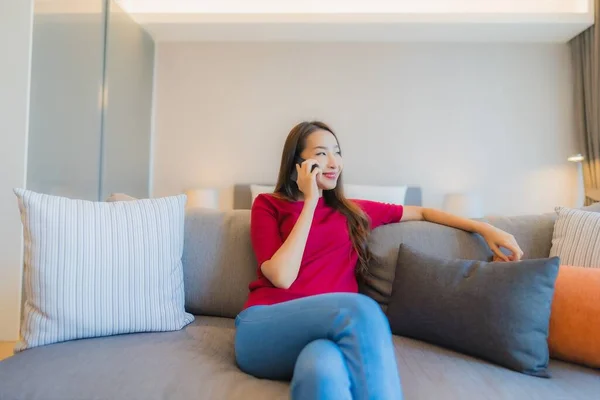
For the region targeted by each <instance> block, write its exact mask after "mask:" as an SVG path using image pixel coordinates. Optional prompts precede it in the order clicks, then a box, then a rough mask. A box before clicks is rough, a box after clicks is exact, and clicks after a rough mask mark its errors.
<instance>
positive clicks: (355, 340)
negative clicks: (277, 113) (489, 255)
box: [235, 122, 522, 400]
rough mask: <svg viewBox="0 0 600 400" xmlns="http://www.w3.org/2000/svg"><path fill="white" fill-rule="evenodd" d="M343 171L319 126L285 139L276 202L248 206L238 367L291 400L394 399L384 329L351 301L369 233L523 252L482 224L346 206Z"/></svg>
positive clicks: (336, 149)
mask: <svg viewBox="0 0 600 400" xmlns="http://www.w3.org/2000/svg"><path fill="white" fill-rule="evenodd" d="M299 163H301V164H299ZM313 166H317V167H316V168H315V169H314V170H313ZM342 171H343V162H342V156H341V152H340V146H339V143H338V140H337V138H336V136H335V134H334V133H333V131H332V130H331V129H330V128H329V127H328V126H327V125H325V124H324V123H322V122H303V123H301V124H299V125H297V126H296V127H294V128H293V129H292V131H291V132H290V133H289V135H288V138H287V140H286V143H285V146H284V149H283V155H282V158H281V168H280V170H279V178H278V181H277V186H276V188H275V193H274V194H269V195H267V194H263V195H260V196H258V197H257V198H256V200H255V201H254V204H253V206H252V217H251V236H252V246H253V248H254V252H255V255H256V258H257V261H258V265H259V268H258V279H257V280H256V281H254V282H252V283H251V284H250V295H249V297H248V301H247V302H246V304H245V306H244V310H243V311H242V312H241V313H240V314H239V315H238V317H237V318H236V327H237V331H236V339H235V351H236V358H237V362H238V365H239V366H240V368H241V369H242V370H243V371H245V372H247V373H249V374H252V375H254V376H256V377H259V378H266V379H290V378H291V380H292V382H291V397H292V398H293V399H335V400H339V399H382V400H392V399H401V398H402V392H401V388H400V379H399V377H398V370H397V366H396V360H395V356H394V349H393V345H392V338H391V332H390V330H389V325H388V323H387V319H386V317H385V315H384V314H383V312H382V310H381V308H380V307H379V305H378V304H377V303H376V302H375V301H373V300H372V299H370V298H368V297H367V296H364V295H361V294H358V293H357V292H358V284H357V279H360V278H361V277H363V276H365V274H366V273H367V267H368V263H369V259H370V252H369V249H368V247H367V239H368V234H369V231H370V230H371V229H374V228H376V227H377V226H380V225H383V224H390V223H396V222H403V221H419V220H426V221H430V222H434V223H438V224H443V225H448V226H452V227H455V228H459V229H463V230H466V231H470V232H477V233H479V234H481V235H482V236H483V238H484V239H485V240H486V241H487V243H488V244H489V246H490V248H491V249H492V250H493V252H494V254H495V255H496V257H497V258H500V259H502V260H505V261H508V260H518V259H520V258H521V256H522V251H521V249H520V248H519V246H518V245H517V243H516V242H515V239H514V238H513V237H512V236H511V235H509V234H507V233H505V232H503V231H501V230H499V229H497V228H494V227H492V226H491V225H488V224H485V223H482V222H476V221H473V220H468V219H464V218H460V217H456V216H453V215H449V214H447V213H444V212H441V211H438V210H433V209H428V208H422V207H416V206H406V207H403V206H401V205H393V204H384V203H377V202H371V201H362V200H355V201H350V200H347V199H346V198H344V195H343V190H342V181H341V174H342ZM500 247H504V248H507V249H508V250H510V252H511V254H510V255H509V256H507V255H505V254H503V253H502V252H501V251H500Z"/></svg>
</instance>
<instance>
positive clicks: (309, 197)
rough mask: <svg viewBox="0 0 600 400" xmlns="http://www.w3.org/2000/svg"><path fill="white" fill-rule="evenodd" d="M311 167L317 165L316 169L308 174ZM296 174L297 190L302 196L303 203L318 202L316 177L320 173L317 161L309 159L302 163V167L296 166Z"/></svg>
mask: <svg viewBox="0 0 600 400" xmlns="http://www.w3.org/2000/svg"><path fill="white" fill-rule="evenodd" d="M313 165H317V168H315V169H314V171H312V172H310V171H311V168H312V166H313ZM296 172H298V180H297V183H298V189H300V191H301V192H302V194H303V195H304V201H305V202H314V203H316V202H317V201H318V200H319V187H318V186H317V175H318V174H319V173H320V172H321V170H320V169H319V167H318V163H317V161H316V160H311V159H309V160H306V161H304V162H303V163H302V166H300V165H298V164H296Z"/></svg>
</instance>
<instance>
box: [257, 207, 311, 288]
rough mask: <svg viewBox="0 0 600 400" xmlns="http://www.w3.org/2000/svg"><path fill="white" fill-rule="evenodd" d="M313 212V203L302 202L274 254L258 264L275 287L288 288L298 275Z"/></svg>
mask: <svg viewBox="0 0 600 400" xmlns="http://www.w3.org/2000/svg"><path fill="white" fill-rule="evenodd" d="M314 212H315V206H314V205H311V204H309V203H304V208H303V209H302V212H301V213H300V216H299V217H298V220H297V221H296V224H295V225H294V228H293V229H292V231H291V232H290V235H289V236H288V237H287V239H286V240H285V242H283V244H282V245H281V247H279V249H278V250H277V251H276V252H275V254H273V256H272V257H271V258H270V259H269V260H267V261H265V262H263V263H262V265H261V266H260V270H261V272H262V273H263V275H264V276H265V277H266V278H267V279H268V280H269V281H271V283H272V284H273V285H274V286H275V287H278V288H282V289H288V288H289V287H290V286H292V283H294V281H295V280H296V278H297V277H298V271H300V264H301V262H302V255H303V254H304V248H305V247H306V240H307V239H308V232H309V231H310V226H311V224H312V220H313V215H314Z"/></svg>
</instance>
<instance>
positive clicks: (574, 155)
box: [567, 154, 585, 162]
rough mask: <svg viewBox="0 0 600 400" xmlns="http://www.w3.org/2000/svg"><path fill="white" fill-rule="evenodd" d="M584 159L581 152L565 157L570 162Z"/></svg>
mask: <svg viewBox="0 0 600 400" xmlns="http://www.w3.org/2000/svg"><path fill="white" fill-rule="evenodd" d="M584 159H585V157H583V155H581V154H573V155H572V156H571V157H569V158H567V161H571V162H582V161H583V160H584Z"/></svg>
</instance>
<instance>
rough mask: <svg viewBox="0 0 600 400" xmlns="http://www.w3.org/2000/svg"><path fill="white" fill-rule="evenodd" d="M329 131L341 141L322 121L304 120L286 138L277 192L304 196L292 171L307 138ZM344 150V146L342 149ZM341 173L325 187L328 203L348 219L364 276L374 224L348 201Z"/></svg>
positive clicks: (294, 197) (358, 269)
mask: <svg viewBox="0 0 600 400" xmlns="http://www.w3.org/2000/svg"><path fill="white" fill-rule="evenodd" d="M319 130H323V131H327V132H330V133H331V134H332V135H333V136H334V137H335V139H336V140H337V141H338V145H339V140H338V139H337V136H336V134H335V133H334V132H333V130H332V129H331V128H330V127H329V126H327V124H325V123H323V122H320V121H310V122H301V123H299V124H298V125H296V126H295V127H294V128H292V130H291V131H290V133H289V134H288V137H287V139H286V141H285V145H284V146H283V153H282V155H281V166H280V168H279V177H278V178H277V185H276V186H275V195H277V196H279V197H283V198H285V199H288V200H297V199H298V198H299V197H300V196H301V194H302V193H301V192H300V189H299V188H298V184H297V183H296V181H294V180H293V179H292V172H293V171H294V170H295V169H296V161H295V160H296V157H300V154H301V153H302V152H303V151H304V149H305V148H306V139H307V138H308V136H309V135H310V134H311V133H313V132H315V131H319ZM340 151H341V149H340ZM342 174H343V173H340V175H339V177H338V181H337V185H336V187H335V189H332V190H323V198H324V199H325V204H327V205H328V206H330V207H332V208H334V209H336V210H338V211H339V212H341V213H342V214H343V215H344V216H345V217H346V219H347V221H348V231H349V232H350V239H351V241H352V246H353V247H354V250H356V252H357V253H358V263H357V264H356V276H357V277H359V278H365V277H366V276H367V275H368V274H369V269H368V265H369V261H370V260H371V257H372V254H371V251H370V250H369V247H368V245H367V241H368V237H369V233H370V232H371V227H370V224H369V220H368V218H367V216H366V215H365V213H364V212H363V211H362V209H361V208H360V207H359V206H358V205H356V204H355V203H353V202H351V201H349V200H348V199H346V197H345V196H344V189H343V184H342Z"/></svg>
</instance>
